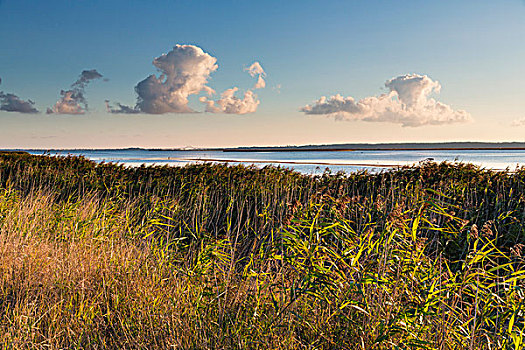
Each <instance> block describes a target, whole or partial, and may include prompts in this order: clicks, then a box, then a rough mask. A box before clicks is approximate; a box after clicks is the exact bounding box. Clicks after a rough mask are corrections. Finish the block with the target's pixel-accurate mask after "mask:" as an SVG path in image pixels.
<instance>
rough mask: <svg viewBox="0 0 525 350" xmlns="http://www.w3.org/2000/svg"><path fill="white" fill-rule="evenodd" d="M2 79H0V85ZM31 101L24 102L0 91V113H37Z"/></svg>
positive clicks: (13, 95) (15, 96)
mask: <svg viewBox="0 0 525 350" xmlns="http://www.w3.org/2000/svg"><path fill="white" fill-rule="evenodd" d="M1 83H2V79H1V78H0V84H1ZM34 104H35V103H34V102H33V101H31V100H27V101H24V100H22V99H20V97H18V96H17V95H15V94H11V93H4V92H3V91H0V111H5V112H18V113H38V110H37V109H36V108H35V107H34Z"/></svg>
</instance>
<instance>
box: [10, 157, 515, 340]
mask: <svg viewBox="0 0 525 350" xmlns="http://www.w3.org/2000/svg"><path fill="white" fill-rule="evenodd" d="M524 223H525V169H523V168H521V169H517V170H516V171H515V172H512V173H511V172H507V171H491V170H485V169H481V168H480V167H477V166H474V165H471V164H450V163H434V162H423V163H420V164H418V165H417V166H411V167H400V168H398V169H395V170H389V171H383V172H380V173H369V172H367V171H361V172H356V173H350V174H343V173H336V174H332V173H329V172H325V173H324V174H322V175H314V176H307V175H302V174H299V173H297V172H295V171H292V170H289V169H285V168H279V167H273V166H267V167H264V168H256V167H250V166H243V165H237V166H228V165H225V164H194V165H186V166H184V167H169V166H150V167H146V166H140V167H125V166H123V165H118V164H112V163H101V164H97V163H95V162H93V161H90V160H87V159H86V158H83V157H73V156H67V157H56V156H33V155H29V154H28V153H25V152H0V278H1V281H0V286H1V289H0V313H1V319H2V322H1V323H0V344H1V345H2V347H3V348H6V349H11V348H17V349H18V348H20V349H24V348H27V349H40V348H51V349H63V348H119V349H120V348H122V349H124V348H134V349H135V348H141V349H151V348H159V349H161V348H162V349H165V348H169V347H172V348H181V349H523V347H524V345H523V344H524V339H523V337H524V329H525V303H524V300H525V288H524V287H525V265H524V263H525V260H524V258H523V253H525V251H524V248H525V245H524V240H525V229H524Z"/></svg>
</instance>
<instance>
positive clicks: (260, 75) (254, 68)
mask: <svg viewBox="0 0 525 350" xmlns="http://www.w3.org/2000/svg"><path fill="white" fill-rule="evenodd" d="M244 70H245V71H248V73H249V74H250V75H251V76H252V77H255V76H257V82H256V83H255V85H254V87H253V88H254V89H264V88H265V87H266V81H264V78H265V77H266V73H265V71H264V69H263V67H262V66H261V64H260V63H259V62H257V61H255V62H253V63H252V65H251V66H249V67H248V68H245V69H244Z"/></svg>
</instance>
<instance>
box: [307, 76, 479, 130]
mask: <svg viewBox="0 0 525 350" xmlns="http://www.w3.org/2000/svg"><path fill="white" fill-rule="evenodd" d="M385 87H386V88H387V89H388V90H389V92H388V93H386V94H382V95H380V96H371V97H366V98H363V99H362V100H359V101H356V100H355V99H354V98H353V97H343V96H341V95H335V96H332V97H330V98H326V97H324V96H323V97H321V98H320V99H319V100H317V101H316V102H315V103H314V104H313V105H307V106H305V107H303V108H301V111H302V112H304V113H305V114H322V115H328V116H333V117H335V118H337V119H341V120H362V121H368V122H390V123H396V124H401V125H402V126H413V127H416V126H422V125H440V124H452V123H462V122H468V121H471V120H472V117H471V115H470V114H469V113H467V112H466V111H463V110H454V109H452V107H450V106H449V105H446V104H444V103H441V102H439V101H436V100H435V99H433V98H431V97H430V94H432V93H439V91H440V89H441V85H440V84H439V82H438V81H433V80H432V79H430V78H429V77H428V76H426V75H418V74H407V75H403V76H399V77H396V78H392V79H390V80H388V81H387V82H386V83H385Z"/></svg>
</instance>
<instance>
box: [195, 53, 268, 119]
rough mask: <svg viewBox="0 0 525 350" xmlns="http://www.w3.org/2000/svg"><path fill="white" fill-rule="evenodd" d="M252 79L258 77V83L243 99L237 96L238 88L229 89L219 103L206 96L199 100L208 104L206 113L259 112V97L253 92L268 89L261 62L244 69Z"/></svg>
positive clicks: (222, 95)
mask: <svg viewBox="0 0 525 350" xmlns="http://www.w3.org/2000/svg"><path fill="white" fill-rule="evenodd" d="M244 70H245V71H247V72H248V74H250V75H251V76H252V77H256V76H257V82H256V83H255V85H254V87H253V88H252V89H249V90H247V91H246V92H245V93H244V96H243V97H242V98H239V97H237V96H235V94H236V93H237V91H239V88H238V87H233V88H231V89H227V90H226V91H224V92H223V93H222V94H221V98H220V99H218V100H217V101H214V100H211V99H209V98H207V97H205V96H203V97H201V98H199V100H200V101H201V102H202V103H204V104H206V112H209V113H227V114H247V113H253V112H255V111H257V107H258V106H259V104H260V101H259V100H258V99H257V95H256V94H255V93H254V92H253V90H255V89H262V88H264V87H266V82H265V81H264V77H266V73H265V72H264V69H263V68H262V66H261V64H260V63H259V62H257V61H256V62H254V63H252V65H251V66H249V67H248V68H245V69H244Z"/></svg>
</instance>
